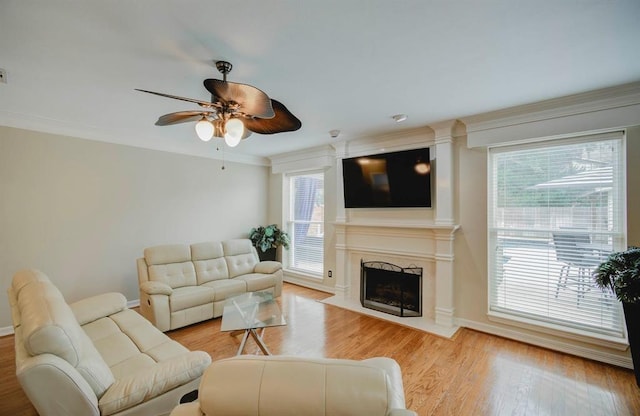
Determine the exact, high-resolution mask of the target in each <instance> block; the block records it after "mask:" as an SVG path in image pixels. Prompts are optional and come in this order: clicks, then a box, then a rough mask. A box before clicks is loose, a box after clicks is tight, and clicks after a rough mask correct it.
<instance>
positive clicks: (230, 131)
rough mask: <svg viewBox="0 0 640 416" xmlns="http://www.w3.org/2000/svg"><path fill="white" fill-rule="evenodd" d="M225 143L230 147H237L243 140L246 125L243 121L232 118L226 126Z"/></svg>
mask: <svg viewBox="0 0 640 416" xmlns="http://www.w3.org/2000/svg"><path fill="white" fill-rule="evenodd" d="M224 129H225V133H224V141H225V143H226V144H227V146H229V147H236V146H237V145H238V144H239V143H240V140H242V136H243V135H244V124H243V123H242V120H240V119H237V118H230V119H229V120H227V122H226V123H225V124H224Z"/></svg>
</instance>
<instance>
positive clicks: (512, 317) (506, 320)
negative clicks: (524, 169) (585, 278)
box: [486, 129, 628, 350]
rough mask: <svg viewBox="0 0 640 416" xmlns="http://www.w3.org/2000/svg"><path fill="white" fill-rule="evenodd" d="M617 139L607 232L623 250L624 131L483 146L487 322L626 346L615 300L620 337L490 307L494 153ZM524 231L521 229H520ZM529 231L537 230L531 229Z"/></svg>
mask: <svg viewBox="0 0 640 416" xmlns="http://www.w3.org/2000/svg"><path fill="white" fill-rule="evenodd" d="M607 139H611V140H619V141H620V150H619V153H618V155H617V158H618V160H617V164H618V166H619V175H618V179H619V181H620V183H619V185H618V186H615V187H614V189H615V191H614V192H617V194H616V198H617V200H618V201H619V203H620V207H619V208H620V213H619V215H620V218H619V219H618V220H619V224H618V227H617V230H614V231H611V232H610V235H611V238H612V244H613V250H614V251H618V250H623V249H624V248H625V247H626V239H627V227H626V219H627V195H626V189H627V187H626V175H627V169H626V131H625V130H620V129H616V130H612V131H607V132H603V133H597V134H591V135H589V134H583V135H580V136H570V137H562V138H554V139H552V140H537V141H528V142H519V143H509V144H504V145H497V146H491V147H489V148H488V149H487V213H488V216H487V280H488V282H487V298H486V299H487V318H488V319H489V321H493V322H497V323H501V324H507V325H511V326H516V327H519V328H523V329H527V330H532V331H536V332H544V333H546V334H550V335H553V336H557V337H562V338H569V339H572V340H578V341H582V342H586V343H591V344H597V345H600V346H605V347H608V348H613V349H617V350H624V349H625V348H627V346H628V340H627V333H626V326H625V324H624V322H623V320H624V314H623V313H622V311H621V309H622V306H621V305H620V303H619V302H617V301H616V303H617V308H618V309H619V319H621V320H622V322H620V326H621V330H622V333H621V336H616V335H610V334H605V333H599V332H597V331H590V330H588V329H582V328H576V327H571V326H564V325H562V324H561V323H557V322H550V321H548V320H540V319H536V317H535V316H533V315H532V314H527V313H525V312H523V313H509V312H508V311H507V312H503V311H496V310H495V309H493V308H494V306H493V304H494V300H493V299H492V296H493V295H494V290H495V287H496V286H495V285H496V284H498V282H497V279H498V277H497V274H496V272H495V271H496V270H497V263H498V259H497V258H498V254H497V250H498V249H499V244H498V234H499V233H500V230H501V228H500V227H497V226H496V224H495V218H496V217H495V215H496V214H495V210H496V208H497V207H496V205H495V204H496V203H497V202H496V200H495V198H496V196H497V189H496V186H497V182H496V181H497V179H496V178H495V177H494V168H495V163H496V161H495V160H494V159H495V158H496V156H495V155H496V154H501V153H505V152H510V151H521V150H527V149H541V148H548V149H551V148H552V147H556V146H562V145H570V144H578V143H588V142H595V141H603V140H607ZM520 231H525V230H520ZM530 231H539V230H535V229H532V230H530Z"/></svg>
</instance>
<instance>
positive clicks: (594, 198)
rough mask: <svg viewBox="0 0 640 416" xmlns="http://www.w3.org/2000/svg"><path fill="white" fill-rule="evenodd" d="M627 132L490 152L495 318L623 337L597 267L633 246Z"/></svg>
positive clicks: (614, 306) (491, 298)
mask: <svg viewBox="0 0 640 416" xmlns="http://www.w3.org/2000/svg"><path fill="white" fill-rule="evenodd" d="M623 161H624V142H623V135H622V133H611V134H605V135H596V136H588V137H582V138H574V139H570V140H556V141H552V142H543V143H536V144H530V145H523V146H510V147H503V148H495V149H490V151H489V233H488V234H489V313H490V315H491V314H495V315H496V316H502V317H504V316H511V317H514V318H524V319H525V320H526V321H527V322H531V321H535V322H538V323H541V324H543V325H545V324H547V325H552V326H553V327H555V328H558V327H560V328H564V329H566V330H568V331H569V332H572V331H574V332H575V331H576V330H577V331H580V332H581V333H583V332H585V331H586V332H587V333H590V334H594V335H596V336H607V337H614V338H624V336H625V335H624V329H623V322H622V315H621V310H620V305H619V302H618V301H617V300H616V299H615V296H613V295H612V294H611V293H603V292H602V291H601V290H600V289H599V288H597V287H596V286H595V284H594V280H593V277H592V271H593V269H594V268H595V267H596V266H597V265H598V264H599V263H600V262H601V261H602V260H603V259H604V257H606V255H607V254H608V253H610V252H612V251H614V250H619V249H622V248H624V244H625V226H624V209H625V192H624V190H625V181H624V174H625V170H624V163H623Z"/></svg>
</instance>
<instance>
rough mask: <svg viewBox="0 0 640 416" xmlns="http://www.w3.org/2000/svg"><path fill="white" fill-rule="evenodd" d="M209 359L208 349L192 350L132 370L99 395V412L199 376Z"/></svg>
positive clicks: (123, 406) (113, 410) (105, 412)
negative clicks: (143, 367)
mask: <svg viewBox="0 0 640 416" xmlns="http://www.w3.org/2000/svg"><path fill="white" fill-rule="evenodd" d="M210 363H211V358H210V357H209V355H208V354H207V353H205V352H203V351H191V352H189V353H187V354H181V355H180V356H177V357H174V358H172V359H170V360H167V361H161V362H158V363H155V364H153V365H151V366H148V367H147V368H146V369H144V370H138V371H136V372H135V373H129V374H128V375H126V376H124V377H122V378H120V379H118V380H116V382H115V383H113V384H112V385H111V387H110V388H109V389H108V390H107V391H106V392H105V394H104V395H103V396H102V397H101V398H100V400H99V401H98V407H99V408H100V414H101V415H111V414H114V413H117V412H120V411H122V410H125V409H128V408H130V407H133V406H135V405H138V404H140V403H143V402H145V401H147V400H149V399H152V398H154V397H157V396H159V395H161V394H163V393H165V392H168V391H169V390H172V389H174V388H176V387H179V386H181V385H184V384H187V383H189V382H190V381H193V380H196V379H197V378H198V377H200V374H202V372H203V371H204V370H205V369H206V368H207V367H208V366H209V364H210Z"/></svg>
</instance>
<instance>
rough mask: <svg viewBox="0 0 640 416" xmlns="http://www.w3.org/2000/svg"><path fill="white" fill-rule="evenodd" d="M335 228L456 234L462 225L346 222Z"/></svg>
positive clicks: (338, 223)
mask: <svg viewBox="0 0 640 416" xmlns="http://www.w3.org/2000/svg"><path fill="white" fill-rule="evenodd" d="M333 225H334V226H339V227H372V228H374V227H377V228H410V229H416V228H418V229H423V230H439V231H450V232H451V233H454V232H456V231H457V230H458V229H459V228H460V225H458V224H427V223H398V222H395V223H391V222H385V223H380V222H346V221H336V222H334V223H333Z"/></svg>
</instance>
